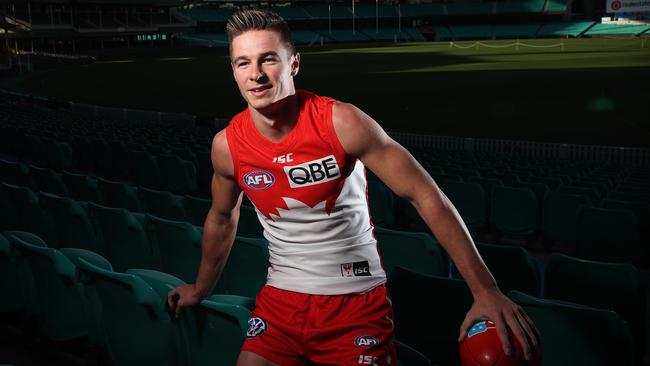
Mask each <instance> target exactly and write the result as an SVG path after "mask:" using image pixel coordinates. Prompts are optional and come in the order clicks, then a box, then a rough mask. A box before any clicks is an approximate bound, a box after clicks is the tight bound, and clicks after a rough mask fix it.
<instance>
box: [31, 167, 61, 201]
mask: <svg viewBox="0 0 650 366" xmlns="http://www.w3.org/2000/svg"><path fill="white" fill-rule="evenodd" d="M29 175H30V176H31V177H32V180H33V182H34V187H35V189H36V190H38V191H40V192H47V193H53V194H56V195H59V196H67V195H68V190H67V188H66V186H65V183H63V179H61V174H59V173H57V172H55V171H53V170H52V169H49V168H38V167H35V166H32V167H30V169H29Z"/></svg>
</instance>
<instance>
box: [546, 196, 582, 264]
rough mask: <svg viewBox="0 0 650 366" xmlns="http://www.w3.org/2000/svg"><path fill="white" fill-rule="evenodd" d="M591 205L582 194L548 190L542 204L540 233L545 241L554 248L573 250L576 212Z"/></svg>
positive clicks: (576, 222) (576, 220) (576, 223)
mask: <svg viewBox="0 0 650 366" xmlns="http://www.w3.org/2000/svg"><path fill="white" fill-rule="evenodd" d="M587 206H591V204H590V203H589V199H588V198H587V197H586V196H584V195H577V194H569V193H560V192H549V193H548V194H547V195H546V198H545V199H544V202H543V204H542V235H543V238H544V240H545V241H546V242H548V243H549V244H550V245H551V246H553V247H556V248H570V249H569V251H571V252H574V251H575V245H576V239H577V225H578V212H579V210H580V209H581V208H582V207H587Z"/></svg>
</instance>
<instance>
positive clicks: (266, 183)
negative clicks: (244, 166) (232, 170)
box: [244, 170, 275, 190]
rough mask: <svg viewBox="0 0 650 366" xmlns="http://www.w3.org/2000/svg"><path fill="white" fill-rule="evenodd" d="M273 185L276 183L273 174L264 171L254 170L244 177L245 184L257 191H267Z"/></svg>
mask: <svg viewBox="0 0 650 366" xmlns="http://www.w3.org/2000/svg"><path fill="white" fill-rule="evenodd" d="M273 183H275V177H274V176H273V174H271V173H269V172H267V171H264V170H253V171H252V172H249V173H247V174H246V175H244V184H246V185H247V186H248V187H250V188H252V189H255V190H260V189H267V188H269V187H270V186H272V185H273Z"/></svg>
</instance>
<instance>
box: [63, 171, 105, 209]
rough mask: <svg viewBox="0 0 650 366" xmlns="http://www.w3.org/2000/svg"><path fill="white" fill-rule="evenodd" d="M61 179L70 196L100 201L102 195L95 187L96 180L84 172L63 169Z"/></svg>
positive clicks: (79, 199)
mask: <svg viewBox="0 0 650 366" xmlns="http://www.w3.org/2000/svg"><path fill="white" fill-rule="evenodd" d="M61 179H62V180H63V183H64V184H65V186H66V189H67V190H68V193H69V195H70V197H72V198H73V199H74V200H76V201H88V202H95V203H101V202H102V197H101V194H100V193H99V189H98V188H97V180H96V179H93V178H91V177H89V176H87V175H85V174H75V173H70V172H66V171H63V172H62V173H61Z"/></svg>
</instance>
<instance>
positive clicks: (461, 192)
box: [440, 181, 488, 234]
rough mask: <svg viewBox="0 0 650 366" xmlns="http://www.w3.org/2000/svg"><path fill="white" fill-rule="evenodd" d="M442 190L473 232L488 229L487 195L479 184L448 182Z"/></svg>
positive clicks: (443, 185) (442, 186) (444, 183)
mask: <svg viewBox="0 0 650 366" xmlns="http://www.w3.org/2000/svg"><path fill="white" fill-rule="evenodd" d="M440 188H441V189H442V191H443V192H444V193H445V195H447V197H448V198H449V199H450V200H451V203H453V204H454V207H456V209H457V210H458V213H459V214H460V216H461V217H462V218H463V221H464V222H465V225H466V226H467V228H468V229H469V230H470V232H472V233H473V234H475V233H480V232H482V231H484V230H485V229H487V224H488V216H487V212H488V211H487V195H486V194H485V191H484V190H483V187H481V185H480V184H479V183H464V182H452V181H447V182H443V183H441V184H440Z"/></svg>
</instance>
